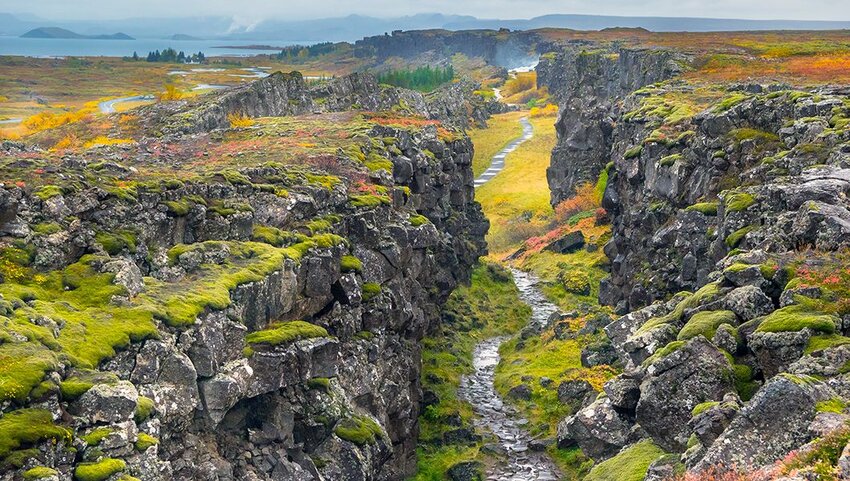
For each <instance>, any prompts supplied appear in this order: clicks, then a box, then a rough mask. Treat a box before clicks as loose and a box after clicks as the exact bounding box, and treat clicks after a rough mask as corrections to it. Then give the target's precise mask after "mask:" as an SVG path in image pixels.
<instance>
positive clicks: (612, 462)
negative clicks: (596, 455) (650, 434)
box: [584, 440, 666, 481]
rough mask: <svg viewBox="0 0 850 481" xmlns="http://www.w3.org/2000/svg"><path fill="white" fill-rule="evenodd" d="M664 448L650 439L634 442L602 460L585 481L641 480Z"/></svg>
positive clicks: (662, 452)
mask: <svg viewBox="0 0 850 481" xmlns="http://www.w3.org/2000/svg"><path fill="white" fill-rule="evenodd" d="M664 454H666V453H665V452H664V450H662V449H661V448H659V447H658V446H656V445H655V444H654V443H653V442H652V441H649V440H644V441H640V442H638V443H635V444H633V445H631V446H629V447H627V448H625V449H623V450H622V451H620V453H619V454H617V455H616V456H614V457H613V458H611V459H609V460H607V461H603V462H601V463H599V464H597V465H596V466H594V467H593V469H591V470H590V473H588V474H587V477H586V478H584V479H585V481H641V480H642V479H643V478H644V477H645V476H646V470H647V469H649V465H650V464H652V462H653V461H655V460H656V459H658V458H660V457H661V456H664Z"/></svg>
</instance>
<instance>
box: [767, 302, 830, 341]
mask: <svg viewBox="0 0 850 481" xmlns="http://www.w3.org/2000/svg"><path fill="white" fill-rule="evenodd" d="M836 320H837V319H836V317H835V316H832V315H827V314H822V313H819V312H813V311H811V310H810V308H809V306H806V305H802V304H795V305H791V306H786V307H783V308H781V309H777V310H775V311H773V312H772V313H770V314H769V315H767V316H766V317H764V318H763V320H762V322H761V324H759V327H758V328H757V329H756V332H796V331H800V330H802V329H804V328H807V327H808V328H809V329H811V330H813V331H815V332H820V333H824V334H833V333H834V332H835V326H836Z"/></svg>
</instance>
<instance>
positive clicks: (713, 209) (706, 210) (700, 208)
mask: <svg viewBox="0 0 850 481" xmlns="http://www.w3.org/2000/svg"><path fill="white" fill-rule="evenodd" d="M717 207H718V203H717V202H700V203H698V204H694V205H692V206H690V207H688V208H687V209H685V210H686V211H689V212H699V213H701V214H703V215H707V216H716V215H717Z"/></svg>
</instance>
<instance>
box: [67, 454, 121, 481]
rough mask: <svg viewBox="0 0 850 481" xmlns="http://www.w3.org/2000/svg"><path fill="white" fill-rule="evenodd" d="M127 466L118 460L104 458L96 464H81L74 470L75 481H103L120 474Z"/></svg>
mask: <svg viewBox="0 0 850 481" xmlns="http://www.w3.org/2000/svg"><path fill="white" fill-rule="evenodd" d="M126 468H127V464H126V463H125V462H124V461H122V460H120V459H112V458H105V459H102V460H100V461H98V462H96V463H81V464H78V465H77V467H76V468H75V469H74V480H75V481H104V480H106V479H108V478H109V477H110V476H112V475H114V474H117V473H120V472H122V471H124V469H126Z"/></svg>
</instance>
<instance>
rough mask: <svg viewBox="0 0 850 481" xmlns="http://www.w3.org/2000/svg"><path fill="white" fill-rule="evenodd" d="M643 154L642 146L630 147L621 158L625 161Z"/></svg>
mask: <svg viewBox="0 0 850 481" xmlns="http://www.w3.org/2000/svg"><path fill="white" fill-rule="evenodd" d="M641 153H643V145H638V146H636V147H632V148H631V149H628V150H626V152H625V153H624V154H623V158H624V159H626V160H630V159H634V158H637V157H640V154H641Z"/></svg>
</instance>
